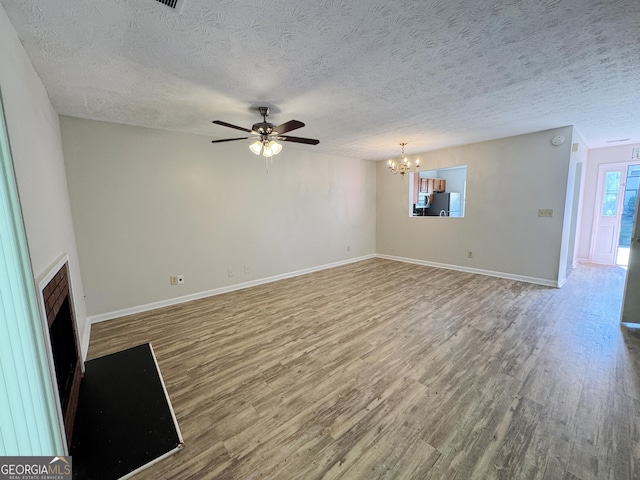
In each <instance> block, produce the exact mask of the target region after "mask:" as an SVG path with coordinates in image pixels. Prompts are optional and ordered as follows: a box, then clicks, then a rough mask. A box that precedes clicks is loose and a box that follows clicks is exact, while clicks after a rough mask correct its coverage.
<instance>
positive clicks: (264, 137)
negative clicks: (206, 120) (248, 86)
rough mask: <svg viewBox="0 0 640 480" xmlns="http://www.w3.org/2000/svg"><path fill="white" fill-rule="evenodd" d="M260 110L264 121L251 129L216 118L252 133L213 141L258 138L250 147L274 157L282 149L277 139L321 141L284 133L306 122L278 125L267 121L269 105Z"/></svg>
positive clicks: (218, 123) (255, 151)
mask: <svg viewBox="0 0 640 480" xmlns="http://www.w3.org/2000/svg"><path fill="white" fill-rule="evenodd" d="M258 111H259V112H260V115H262V122H258V123H256V124H254V125H253V126H252V127H251V129H248V128H244V127H239V126H237V125H232V124H231V123H227V122H223V121H221V120H214V121H213V123H215V124H216V125H222V126H223V127H229V128H235V129H236V130H242V131H243V132H247V133H249V134H250V135H249V136H247V137H237V138H225V139H223V140H212V141H211V143H221V142H233V141H235V140H247V139H249V138H256V141H255V142H253V143H252V144H251V145H250V146H249V148H250V149H251V151H252V152H253V153H255V154H256V155H260V153H262V155H264V156H265V157H272V156H273V155H276V154H278V153H280V151H281V150H282V145H280V144H279V143H278V142H277V141H276V140H278V141H283V142H294V143H306V144H307V145H317V144H318V143H320V140H315V139H313V138H301V137H292V136H291V135H284V134H285V133H287V132H290V131H292V130H295V129H297V128H302V127H304V123H302V122H300V121H299V120H289V121H288V122H285V123H283V124H282V125H278V126H277V127H276V126H275V125H274V124H273V123H269V122H267V116H268V115H269V107H258Z"/></svg>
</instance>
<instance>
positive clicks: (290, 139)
mask: <svg viewBox="0 0 640 480" xmlns="http://www.w3.org/2000/svg"><path fill="white" fill-rule="evenodd" d="M278 140H282V141H283V142H295V143H306V144H307V145H318V144H319V143H320V140H315V139H313V138H301V137H290V136H284V137H280V136H278Z"/></svg>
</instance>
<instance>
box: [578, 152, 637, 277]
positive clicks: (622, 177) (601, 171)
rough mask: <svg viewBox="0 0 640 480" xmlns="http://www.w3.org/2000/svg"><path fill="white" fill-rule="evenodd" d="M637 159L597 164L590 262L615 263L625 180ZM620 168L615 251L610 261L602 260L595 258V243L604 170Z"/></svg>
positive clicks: (599, 222) (599, 217) (599, 218)
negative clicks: (630, 167)
mask: <svg viewBox="0 0 640 480" xmlns="http://www.w3.org/2000/svg"><path fill="white" fill-rule="evenodd" d="M637 164H638V162H637V161H630V162H618V163H603V164H601V165H599V166H598V181H597V186H596V203H595V208H594V210H593V226H592V228H591V242H590V243H591V246H590V248H589V261H590V262H592V263H601V264H604V265H615V264H616V256H617V251H618V242H619V241H620V224H621V222H622V211H623V209H624V192H625V188H626V181H627V175H628V170H629V166H631V165H637ZM615 170H620V171H621V175H620V186H619V188H618V204H617V207H616V229H615V234H614V236H615V243H616V244H615V253H612V260H611V261H610V262H603V261H602V260H599V259H596V256H597V254H596V244H597V235H598V231H599V228H600V226H601V213H602V200H603V198H602V196H603V190H604V178H605V172H607V171H615Z"/></svg>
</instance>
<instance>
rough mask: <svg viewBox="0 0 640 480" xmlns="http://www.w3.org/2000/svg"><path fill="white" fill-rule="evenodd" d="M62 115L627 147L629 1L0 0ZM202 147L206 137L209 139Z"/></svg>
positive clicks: (337, 135) (323, 137) (414, 140)
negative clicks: (555, 133)
mask: <svg viewBox="0 0 640 480" xmlns="http://www.w3.org/2000/svg"><path fill="white" fill-rule="evenodd" d="M0 3H1V4H2V5H3V6H4V9H5V10H6V12H7V15H8V16H9V18H10V20H11V22H12V24H13V25H14V27H15V29H16V31H17V32H18V35H19V37H20V39H21V41H22V43H23V44H24V46H25V49H26V51H27V53H28V54H29V56H30V58H31V61H32V62H33V64H34V66H35V68H36V70H37V71H38V73H39V75H40V77H41V78H42V81H43V82H44V84H45V86H46V88H47V91H48V92H49V96H50V98H51V101H52V102H53V105H54V107H55V108H56V110H57V111H58V112H59V113H60V114H64V115H72V116H77V117H84V118H92V119H97V120H105V121H109V122H118V123H124V124H130V125H141V126H147V127H155V128H161V129H168V130H174V131H183V132H191V133H199V134H204V135H208V136H210V138H211V139H221V138H227V137H237V136H240V135H241V134H240V135H238V133H240V132H238V131H236V130H232V129H228V128H224V127H221V126H217V125H213V124H212V123H211V121H212V120H223V121H226V122H229V123H233V124H236V125H241V126H246V127H250V126H251V125H252V124H253V123H255V122H256V121H259V120H260V117H259V116H258V114H257V113H256V111H255V110H251V107H255V106H258V105H262V104H266V105H270V106H272V107H273V108H272V115H271V117H270V120H271V121H272V122H273V123H276V124H278V123H282V122H285V121H287V120H290V119H297V120H301V121H303V122H305V123H306V124H307V126H306V127H304V128H303V129H300V130H296V131H295V133H292V134H294V135H296V136H302V137H311V138H318V139H320V144H319V145H318V146H316V147H312V146H299V145H292V144H287V145H286V148H301V149H309V150H315V151H319V152H326V153H332V154H338V155H345V156H351V157H357V158H367V159H382V158H388V157H390V156H395V157H397V156H398V154H399V150H400V147H399V146H398V143H399V142H401V141H404V142H408V146H407V148H406V151H407V153H411V152H419V151H424V150H430V149H436V148H441V147H446V146H451V145H459V144H464V143H470V142H476V141H481V140H488V139H493V138H499V137H505V136H509V135H515V134H520V133H528V132H532V131H537V130H542V129H546V128H553V127H560V126H565V125H575V126H576V128H577V129H578V131H579V132H580V133H581V134H582V135H583V137H584V138H585V140H586V142H587V143H588V146H590V147H597V146H608V145H617V144H619V143H608V142H610V141H612V140H620V139H629V140H627V141H626V142H623V143H640V71H639V67H640V28H639V27H640V1H638V0H601V1H595V0H500V1H496V0H422V1H417V0H301V1H294V0H288V1H287V0H271V1H266V0H217V1H212V0H185V1H184V4H183V7H182V10H181V12H180V13H176V12H175V11H174V10H172V9H170V8H169V7H167V6H165V5H162V4H160V3H158V2H156V1H154V0H102V1H97V0H0ZM211 148H212V149H215V148H216V146H215V145H212V146H211Z"/></svg>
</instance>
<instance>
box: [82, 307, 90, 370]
mask: <svg viewBox="0 0 640 480" xmlns="http://www.w3.org/2000/svg"><path fill="white" fill-rule="evenodd" d="M90 340H91V320H89V319H87V324H86V325H85V328H84V334H83V335H82V338H81V339H80V352H82V362H83V365H82V371H83V372H84V362H86V361H87V354H88V353H89V341H90Z"/></svg>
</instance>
